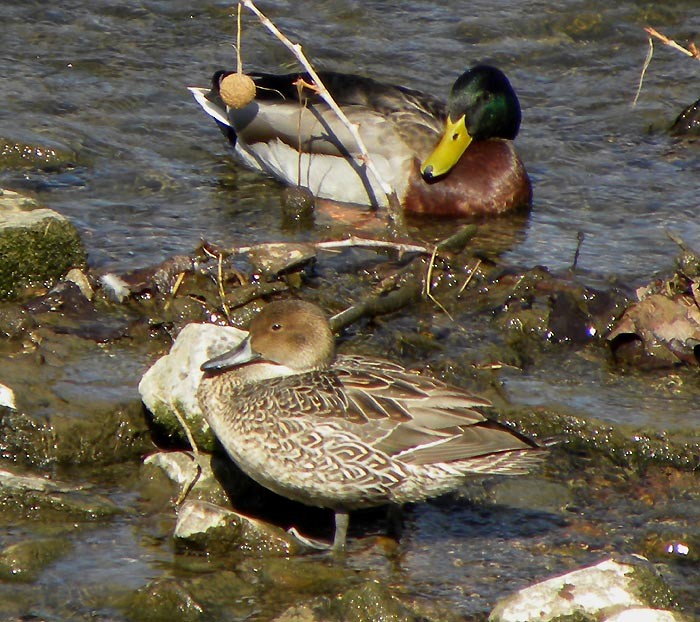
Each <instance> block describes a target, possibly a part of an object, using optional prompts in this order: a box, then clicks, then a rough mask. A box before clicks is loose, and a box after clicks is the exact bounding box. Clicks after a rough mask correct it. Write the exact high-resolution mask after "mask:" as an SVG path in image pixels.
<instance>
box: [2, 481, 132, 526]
mask: <svg viewBox="0 0 700 622" xmlns="http://www.w3.org/2000/svg"><path fill="white" fill-rule="evenodd" d="M0 508H2V511H1V512H0V514H2V516H3V517H5V518H6V519H9V518H10V517H27V518H32V519H33V520H41V519H44V520H45V519H51V518H60V519H62V520H97V519H102V518H108V517H111V516H114V515H115V514H119V513H121V510H120V508H119V507H118V506H117V505H116V504H115V503H113V502H112V501H110V500H109V499H107V498H106V497H104V496H102V495H98V494H95V493H92V492H90V490H88V489H86V488H84V487H80V486H73V485H70V484H65V483H62V482H56V481H53V480H50V479H47V478H45V477H39V476H35V475H21V474H17V473H13V472H11V471H7V470H0Z"/></svg>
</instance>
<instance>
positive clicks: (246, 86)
mask: <svg viewBox="0 0 700 622" xmlns="http://www.w3.org/2000/svg"><path fill="white" fill-rule="evenodd" d="M219 94H220V95H221V99H223V100H224V103H225V104H226V105H227V106H230V107H231V108H236V109H238V108H245V107H246V106H247V105H248V104H249V103H250V102H252V101H253V100H254V99H255V82H253V79H252V78H251V77H250V76H247V75H245V74H244V73H231V74H229V75H227V76H226V77H225V78H224V79H223V80H222V81H221V84H219Z"/></svg>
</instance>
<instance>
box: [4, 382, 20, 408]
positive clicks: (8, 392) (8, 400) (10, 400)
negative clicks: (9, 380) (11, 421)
mask: <svg viewBox="0 0 700 622" xmlns="http://www.w3.org/2000/svg"><path fill="white" fill-rule="evenodd" d="M0 406H6V407H7V408H11V409H12V410H17V406H16V404H15V392H14V391H13V390H12V389H11V388H10V387H8V386H7V385H4V384H2V383H0Z"/></svg>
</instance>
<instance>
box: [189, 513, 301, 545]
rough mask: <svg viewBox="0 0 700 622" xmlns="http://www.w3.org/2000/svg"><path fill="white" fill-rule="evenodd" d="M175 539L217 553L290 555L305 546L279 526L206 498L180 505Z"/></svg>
mask: <svg viewBox="0 0 700 622" xmlns="http://www.w3.org/2000/svg"><path fill="white" fill-rule="evenodd" d="M175 539H176V540H177V541H179V543H180V544H182V545H185V546H187V547H189V548H194V549H198V550H206V551H207V553H211V554H215V555H227V554H230V553H232V552H235V551H246V552H254V553H266V554H277V555H285V556H287V555H296V554H297V553H300V552H301V551H302V549H303V548H304V547H303V544H302V543H301V542H300V541H299V540H297V539H296V538H295V537H294V536H292V535H290V534H289V533H287V532H286V531H284V530H283V529H280V528H279V527H275V526H274V525H270V524H269V523H265V522H263V521H261V520H257V519H254V518H249V517H247V516H243V515H242V514H238V513H237V512H234V511H232V510H227V509H226V508H223V507H220V506H217V505H214V504H213V503H207V502H205V501H186V502H185V503H184V504H183V505H182V506H181V507H180V510H179V511H178V516H177V524H176V526H175Z"/></svg>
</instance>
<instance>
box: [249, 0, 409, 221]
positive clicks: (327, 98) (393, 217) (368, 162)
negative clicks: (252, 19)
mask: <svg viewBox="0 0 700 622" xmlns="http://www.w3.org/2000/svg"><path fill="white" fill-rule="evenodd" d="M240 4H242V5H243V6H245V7H246V8H247V9H248V10H249V11H251V12H252V13H254V14H255V15H256V16H257V18H258V19H259V20H260V23H261V24H262V25H263V26H265V28H267V29H268V30H269V31H270V32H271V33H272V34H273V35H275V37H277V39H279V40H280V41H281V42H282V44H283V45H284V46H285V47H287V49H289V50H290V51H291V52H292V54H294V56H295V57H296V59H297V60H298V61H299V62H300V63H301V65H302V66H303V67H304V69H306V71H307V73H308V74H309V76H310V77H311V79H312V80H313V82H314V89H315V90H316V91H317V92H318V94H319V96H320V97H321V98H322V99H323V101H324V102H326V104H327V105H328V106H329V108H331V110H333V112H335V114H336V115H337V117H338V119H340V121H341V122H342V123H343V125H345V127H347V129H348V131H349V132H350V134H351V135H352V137H353V138H354V139H355V142H356V144H357V147H358V149H359V150H360V154H361V155H360V159H361V161H362V162H363V164H364V165H365V166H366V167H367V169H368V170H369V171H370V172H371V173H372V174H373V175H374V177H375V178H376V180H377V182H378V183H379V185H380V186H381V188H382V191H383V192H384V194H385V195H386V197H387V201H388V212H389V219H390V221H391V224H392V225H393V228H394V231H395V232H396V233H401V232H403V231H405V228H406V227H405V222H404V217H403V210H402V209H401V205H400V203H399V199H398V197H397V195H396V192H395V191H394V189H393V188H392V187H391V186H390V185H389V184H388V183H387V182H386V181H385V180H384V179H383V178H382V176H381V174H380V173H379V171H378V170H377V167H376V166H375V165H374V163H373V162H372V158H371V157H370V155H369V152H368V151H367V147H366V146H365V144H364V141H363V140H362V137H361V136H360V133H359V132H358V129H357V126H356V125H355V124H353V123H351V122H350V120H349V119H348V118H347V117H346V116H345V113H344V112H343V111H342V109H341V108H340V106H338V104H337V103H336V102H335V100H334V99H333V98H332V97H331V95H330V93H329V92H328V89H327V88H326V87H325V85H324V84H323V82H322V81H321V79H320V78H319V76H318V74H317V73H316V71H315V70H314V68H313V67H312V66H311V63H310V62H309V60H308V59H307V58H306V56H305V55H304V52H303V50H302V47H301V45H300V44H299V43H292V41H290V40H289V39H288V38H287V36H286V35H284V34H283V33H282V32H281V31H280V30H279V28H277V26H275V25H274V24H273V23H272V21H271V20H270V19H269V18H268V17H266V16H265V15H264V14H263V13H262V12H261V11H260V10H259V9H258V7H256V6H255V4H254V3H253V2H252V0H240Z"/></svg>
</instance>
